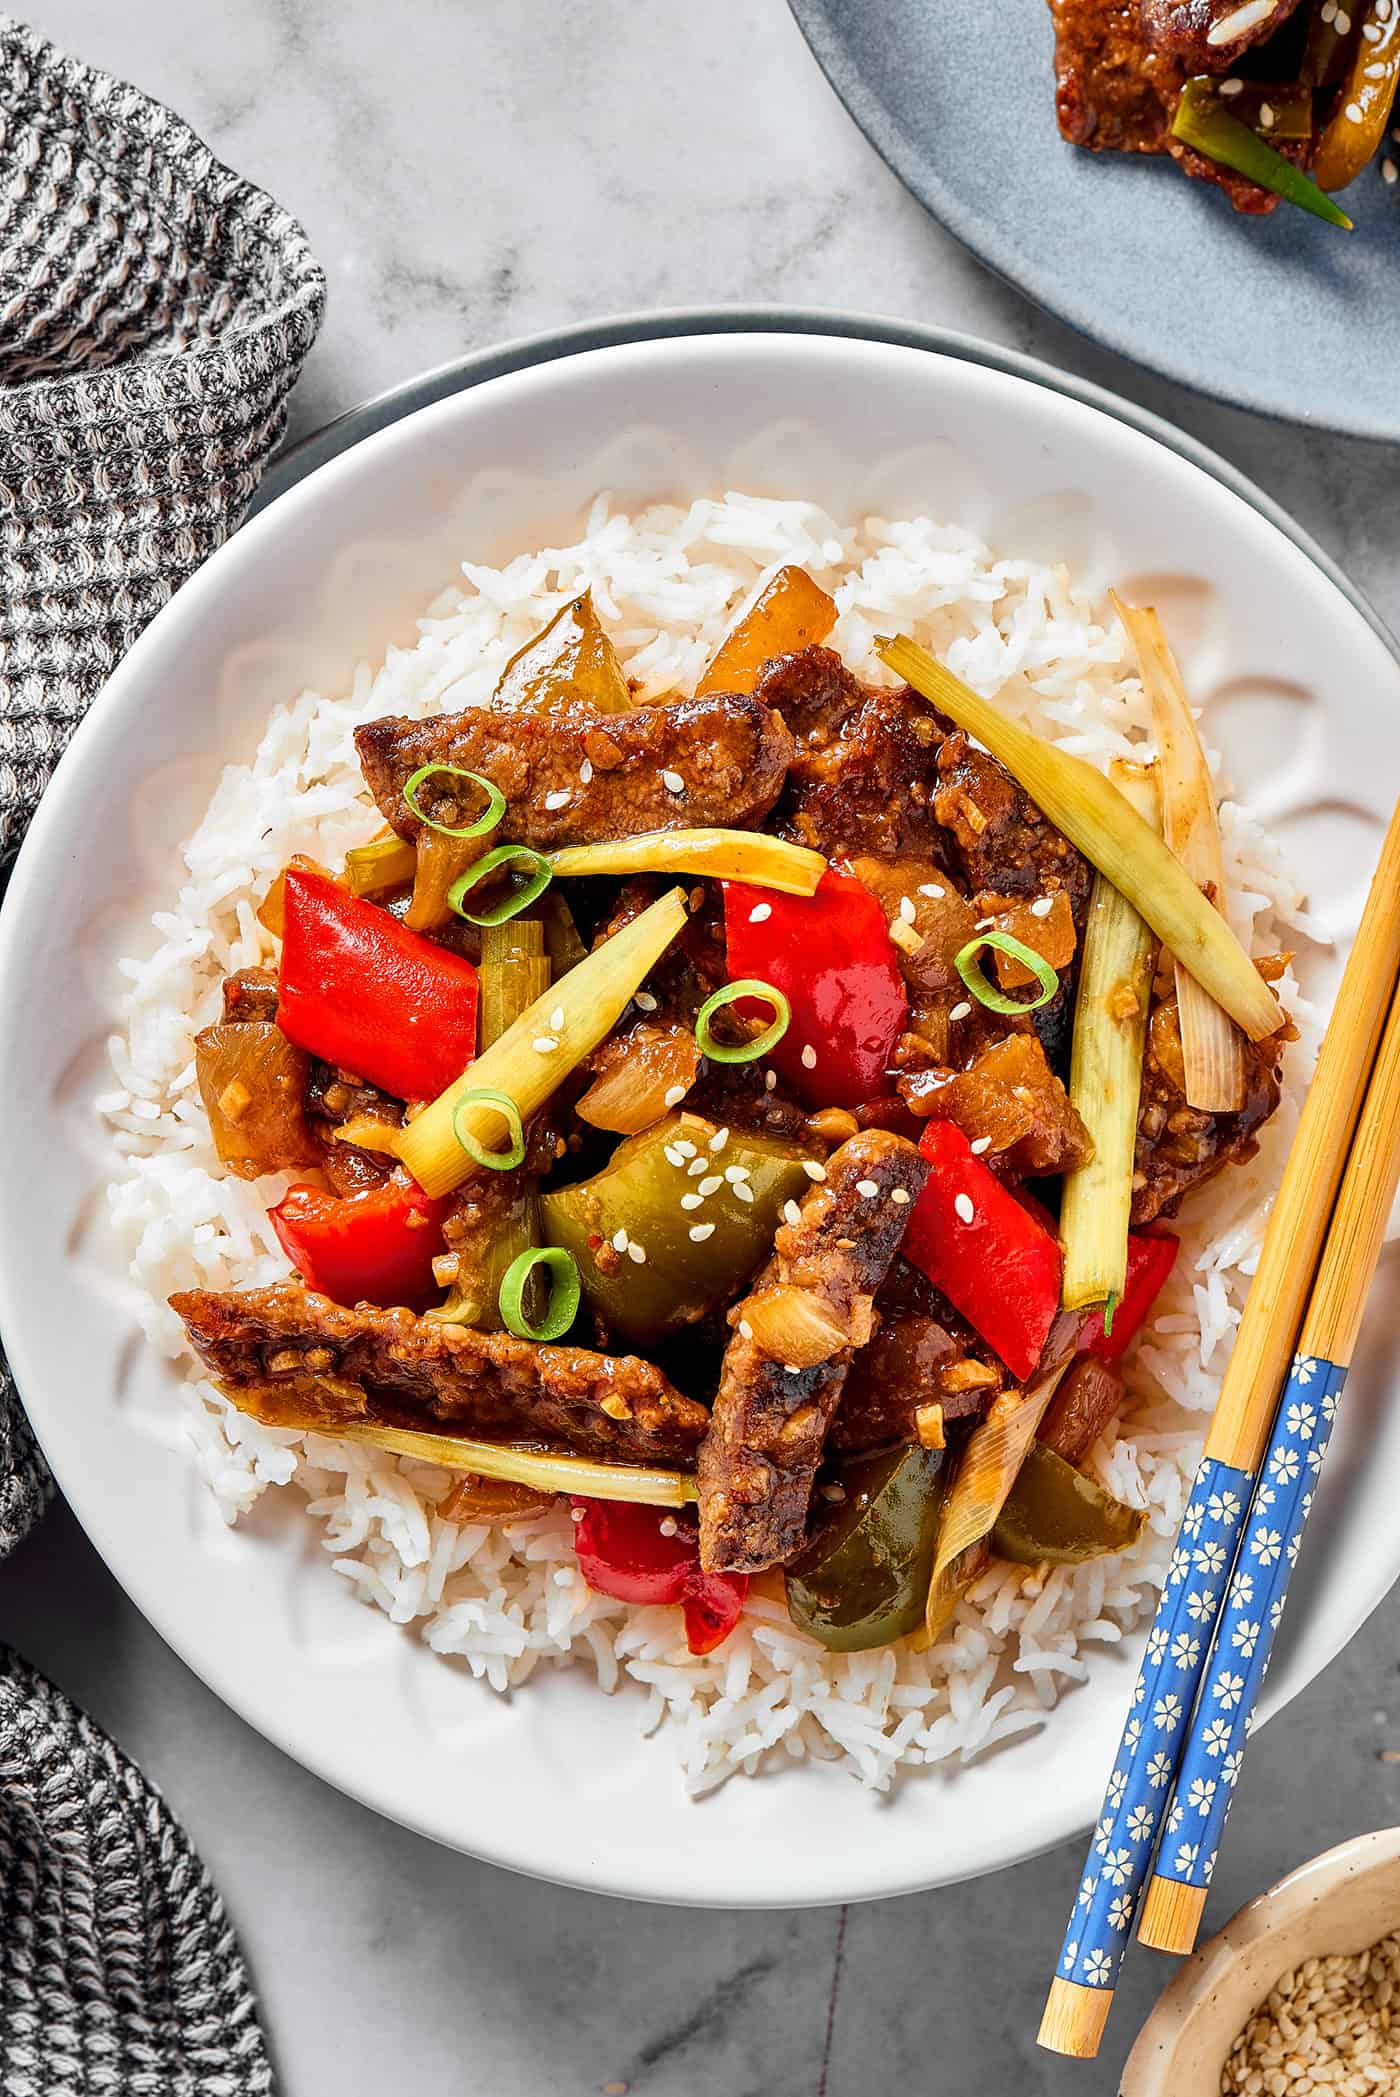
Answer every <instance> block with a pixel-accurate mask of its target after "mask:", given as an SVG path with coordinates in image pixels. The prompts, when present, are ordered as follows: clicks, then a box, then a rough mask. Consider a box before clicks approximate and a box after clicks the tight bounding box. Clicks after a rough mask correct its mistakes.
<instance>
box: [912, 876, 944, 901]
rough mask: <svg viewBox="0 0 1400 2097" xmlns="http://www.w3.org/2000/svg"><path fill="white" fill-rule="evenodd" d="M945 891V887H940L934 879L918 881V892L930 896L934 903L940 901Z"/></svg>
mask: <svg viewBox="0 0 1400 2097" xmlns="http://www.w3.org/2000/svg"><path fill="white" fill-rule="evenodd" d="M947 893H948V891H947V889H946V888H940V887H939V885H938V883H937V882H936V881H921V882H920V883H919V894H920V895H921V896H928V897H930V898H931V899H932V901H933V902H935V903H939V902H941V901H942V900H943V898H944V896H946V895H947Z"/></svg>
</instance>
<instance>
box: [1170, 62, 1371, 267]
mask: <svg viewBox="0 0 1400 2097" xmlns="http://www.w3.org/2000/svg"><path fill="white" fill-rule="evenodd" d="M1172 136H1173V138H1179V139H1180V140H1181V142H1182V144H1183V145H1187V146H1193V147H1194V148H1195V150H1196V151H1197V152H1198V153H1204V154H1205V156H1206V159H1207V160H1214V161H1217V162H1218V163H1219V164H1220V166H1221V167H1230V168H1233V169H1234V170H1235V173H1236V174H1237V175H1244V176H1247V177H1248V179H1249V180H1250V181H1251V182H1257V183H1258V184H1259V187H1260V188H1261V189H1271V190H1272V191H1273V192H1274V195H1275V196H1279V197H1282V198H1283V200H1284V202H1285V203H1288V204H1297V205H1298V206H1300V208H1301V209H1302V210H1304V211H1310V212H1312V214H1313V216H1314V217H1315V218H1323V219H1326V220H1327V222H1328V223H1329V225H1333V226H1341V227H1343V228H1344V229H1345V230H1346V231H1347V232H1348V233H1350V232H1351V230H1352V223H1351V220H1350V219H1349V218H1348V217H1347V215H1346V213H1345V211H1343V210H1342V208H1341V206H1340V205H1338V204H1334V203H1333V202H1332V199H1331V198H1330V197H1329V196H1327V195H1325V194H1324V192H1323V191H1322V190H1320V189H1319V188H1318V186H1317V184H1316V183H1315V182H1313V181H1311V180H1310V179H1309V178H1308V176H1306V175H1305V174H1304V173H1303V171H1302V169H1301V168H1296V167H1294V165H1293V163H1292V161H1291V160H1285V159H1284V157H1283V155H1282V153H1277V152H1275V150H1274V148H1273V147H1272V146H1271V145H1270V144H1269V142H1268V140H1267V139H1263V138H1261V137H1260V136H1259V134H1258V132H1257V131H1251V130H1250V128H1249V126H1248V124H1242V123H1241V122H1240V120H1239V118H1238V117H1236V116H1232V115H1231V114H1230V112H1229V110H1228V109H1227V108H1226V107H1225V105H1224V103H1223V102H1222V101H1221V99H1220V94H1219V90H1218V89H1217V87H1216V85H1215V82H1214V81H1212V80H1205V79H1201V80H1188V81H1187V83H1186V85H1185V87H1184V88H1183V89H1182V91H1181V100H1180V101H1179V102H1178V103H1177V105H1176V115H1175V116H1174V117H1173V118H1172Z"/></svg>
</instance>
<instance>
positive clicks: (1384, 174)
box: [1381, 153, 1396, 183]
mask: <svg viewBox="0 0 1400 2097" xmlns="http://www.w3.org/2000/svg"><path fill="white" fill-rule="evenodd" d="M1395 176H1396V167H1395V162H1394V161H1393V160H1392V159H1391V157H1390V155H1389V154H1388V153H1387V155H1386V157H1385V159H1384V160H1383V161H1382V162H1381V180H1382V182H1387V183H1393V182H1394V181H1395Z"/></svg>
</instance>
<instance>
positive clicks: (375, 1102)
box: [306, 1062, 403, 1194]
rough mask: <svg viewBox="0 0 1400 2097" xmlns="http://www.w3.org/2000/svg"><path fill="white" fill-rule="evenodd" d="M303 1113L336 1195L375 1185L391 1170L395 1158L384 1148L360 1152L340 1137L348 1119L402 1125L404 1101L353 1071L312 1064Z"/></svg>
mask: <svg viewBox="0 0 1400 2097" xmlns="http://www.w3.org/2000/svg"><path fill="white" fill-rule="evenodd" d="M306 1114H307V1120H308V1123H309V1125H310V1129H311V1135H312V1140H313V1141H314V1143H315V1144H316V1146H317V1149H318V1151H319V1154H320V1155H319V1162H320V1166H321V1170H322V1171H323V1172H324V1173H325V1175H326V1178H327V1179H328V1180H329V1181H330V1184H331V1186H332V1188H333V1189H334V1191H335V1192H336V1193H337V1194H363V1193H364V1191H365V1189H366V1188H368V1187H378V1186H380V1185H382V1184H383V1182H384V1180H385V1179H386V1178H387V1177H388V1175H389V1174H390V1173H391V1172H392V1171H393V1169H394V1159H393V1158H392V1157H391V1156H389V1155H387V1154H386V1153H385V1152H383V1151H377V1150H362V1149H361V1148H360V1146H359V1145H358V1144H355V1143H346V1142H345V1141H344V1140H343V1138H342V1137H341V1135H340V1133H339V1132H340V1130H341V1129H343V1128H344V1127H345V1125H346V1123H347V1122H350V1121H359V1120H361V1119H363V1120H366V1121H377V1122H379V1123H380V1124H381V1125H382V1126H383V1127H385V1128H391V1129H396V1128H401V1127H402V1125H403V1105H402V1102H401V1101H399V1100H396V1099H390V1097H389V1095H388V1093H387V1092H381V1091H380V1090H379V1088H378V1086H377V1085H367V1084H366V1083H365V1082H364V1080H363V1079H362V1078H357V1077H356V1076H354V1074H353V1073H352V1072H349V1071H343V1070H334V1069H332V1067H331V1065H330V1064H329V1063H321V1062H313V1063H312V1065H311V1078H310V1082H309V1083H308V1085H307V1088H306Z"/></svg>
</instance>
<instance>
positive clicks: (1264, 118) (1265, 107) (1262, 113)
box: [1259, 102, 1274, 131]
mask: <svg viewBox="0 0 1400 2097" xmlns="http://www.w3.org/2000/svg"><path fill="white" fill-rule="evenodd" d="M1259 121H1260V123H1261V124H1262V125H1263V126H1264V129H1265V130H1266V131H1271V130H1272V129H1273V122H1274V105H1273V103H1272V102H1261V103H1260V104H1259Z"/></svg>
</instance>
